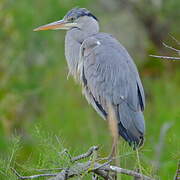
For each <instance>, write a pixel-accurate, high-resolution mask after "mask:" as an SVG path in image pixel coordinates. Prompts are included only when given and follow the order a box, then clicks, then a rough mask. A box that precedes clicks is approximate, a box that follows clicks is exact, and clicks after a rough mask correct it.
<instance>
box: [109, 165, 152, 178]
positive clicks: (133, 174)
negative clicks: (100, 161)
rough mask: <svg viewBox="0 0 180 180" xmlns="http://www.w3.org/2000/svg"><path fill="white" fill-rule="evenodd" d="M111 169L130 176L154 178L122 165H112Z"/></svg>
mask: <svg viewBox="0 0 180 180" xmlns="http://www.w3.org/2000/svg"><path fill="white" fill-rule="evenodd" d="M109 169H110V170H111V171H113V172H117V173H121V174H126V175H129V176H133V177H138V178H142V179H143V180H153V179H152V178H150V177H148V176H145V175H143V174H140V173H137V172H135V171H132V170H128V169H123V168H120V167H116V166H110V167H109Z"/></svg>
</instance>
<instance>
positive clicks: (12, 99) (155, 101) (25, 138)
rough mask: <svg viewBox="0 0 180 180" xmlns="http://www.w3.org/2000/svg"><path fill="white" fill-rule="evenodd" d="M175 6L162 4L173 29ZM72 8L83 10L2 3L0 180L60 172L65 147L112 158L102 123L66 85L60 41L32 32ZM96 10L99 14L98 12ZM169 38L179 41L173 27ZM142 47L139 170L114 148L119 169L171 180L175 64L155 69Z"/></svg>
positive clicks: (123, 149)
mask: <svg viewBox="0 0 180 180" xmlns="http://www.w3.org/2000/svg"><path fill="white" fill-rule="evenodd" d="M91 3H92V2H90V4H91ZM178 4H179V0H173V1H168V0H167V1H166V6H163V7H164V9H163V11H162V12H161V13H160V14H161V15H160V16H161V17H160V18H162V19H163V21H165V19H166V17H170V16H171V17H174V18H175V21H177V15H176V12H177V11H178V10H176V9H178ZM75 6H81V7H83V6H87V1H84V0H80V1H78V2H77V1H74V0H62V1H59V0H53V1H52V0H36V1H35V0H32V1H27V0H19V1H13V0H1V1H0V10H1V11H0V24H1V28H0V166H1V168H0V179H3V180H4V179H16V177H15V175H14V174H13V173H12V171H11V170H10V167H14V168H16V169H17V170H18V171H19V172H20V173H21V174H23V175H29V174H33V173H37V172H35V171H34V169H35V168H54V167H63V166H65V165H67V164H68V163H69V159H68V157H67V156H66V155H65V154H64V153H63V152H64V149H65V147H66V148H67V149H70V152H71V154H72V155H75V154H76V155H77V154H79V153H83V152H85V151H86V150H87V149H88V148H89V147H90V146H92V145H100V148H101V149H100V152H101V155H102V156H107V154H108V153H109V151H110V148H111V138H110V136H109V133H108V128H107V123H106V122H104V121H103V120H102V119H101V118H100V117H99V116H98V115H97V114H96V113H95V112H94V110H93V109H92V108H91V107H90V106H88V105H87V102H86V101H85V99H84V98H83V97H82V95H81V92H80V91H81V88H80V87H79V86H77V85H76V84H75V83H74V81H73V80H72V79H71V78H70V79H69V80H68V81H67V72H68V71H67V65H66V62H65V57H64V35H65V33H63V32H59V31H49V32H38V33H37V32H36V33H35V32H33V31H32V30H33V29H34V28H35V27H37V26H39V25H41V24H45V23H48V22H51V21H54V20H58V19H60V18H62V17H63V15H64V14H65V13H66V12H67V10H69V9H70V8H72V7H75ZM96 8H97V9H98V8H103V7H101V6H98V4H97V7H96ZM93 11H94V12H96V10H93ZM104 15H105V13H104V14H101V18H102V19H103V18H104V17H103V16H104ZM104 19H105V18H104ZM116 23H118V22H117V21H116ZM116 27H117V26H116ZM118 27H120V25H118ZM120 30H121V29H120ZM172 32H175V33H176V34H177V37H178V33H177V27H176V26H175V25H172ZM146 35H147V34H146ZM124 36H127V37H128V34H126V35H124ZM143 39H145V40H146V41H147V42H146V44H147V45H148V47H147V49H144V50H143V52H138V53H142V56H141V58H142V57H145V58H143V61H144V59H146V62H151V63H144V62H140V63H139V67H140V71H141V74H142V79H143V81H144V87H145V92H146V94H147V100H146V101H147V107H146V112H145V119H146V124H147V127H146V128H147V130H146V142H145V146H144V147H143V149H142V150H140V152H139V154H140V164H139V162H138V161H137V156H136V152H134V151H133V150H132V149H131V148H130V147H128V145H127V144H126V143H125V142H124V141H120V145H119V150H120V162H121V166H122V167H124V168H128V169H134V168H137V167H139V165H140V166H141V167H142V171H143V172H144V173H145V174H147V175H153V174H154V173H155V174H157V176H158V177H161V178H162V179H172V177H173V176H174V174H175V169H176V164H177V159H178V158H180V153H179V152H180V151H179V149H180V142H179V136H180V132H179V129H178V127H179V126H180V122H179V119H180V108H179V106H180V104H179V99H180V94H179V92H180V86H179V82H180V73H179V62H177V63H175V62H163V63H159V61H161V60H154V59H152V58H148V53H152V51H153V52H157V49H156V47H155V46H154V45H152V44H151V42H150V40H148V39H149V37H146V38H143ZM129 42H130V43H129V44H131V41H130V40H129ZM171 42H172V40H171ZM174 44H175V43H174ZM152 49H153V50H152ZM136 51H137V49H135V50H134V52H136ZM144 51H147V52H145V53H144ZM166 52H167V51H166ZM168 53H171V52H169V51H168ZM144 54H146V55H144ZM133 57H136V54H135V53H134V56H133ZM165 122H172V123H173V125H172V127H171V128H170V129H169V131H168V132H167V134H166V137H165V142H164V148H163V150H162V152H161V157H160V169H159V170H156V169H155V166H154V161H155V160H156V159H155V158H156V146H157V144H158V143H159V142H158V141H159V134H160V130H161V128H162V126H163V124H164V123H165ZM123 179H129V178H128V177H126V176H123Z"/></svg>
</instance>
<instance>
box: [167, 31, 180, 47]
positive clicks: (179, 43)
mask: <svg viewBox="0 0 180 180" xmlns="http://www.w3.org/2000/svg"><path fill="white" fill-rule="evenodd" d="M169 36H170V37H171V38H172V39H173V40H174V41H175V42H176V43H177V44H178V45H180V42H179V41H178V40H177V39H176V38H175V37H174V36H172V35H170V34H169Z"/></svg>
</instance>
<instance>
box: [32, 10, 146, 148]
mask: <svg viewBox="0 0 180 180" xmlns="http://www.w3.org/2000/svg"><path fill="white" fill-rule="evenodd" d="M49 29H64V30H67V33H66V37H65V56H66V60H67V64H68V68H69V74H70V75H72V76H74V78H75V79H76V80H77V81H78V82H79V83H80V84H81V85H82V89H83V94H84V95H85V97H86V99H87V101H88V102H89V103H90V104H91V105H92V106H93V108H94V109H95V110H96V111H97V112H98V113H99V115H100V116H101V117H102V118H103V119H107V120H108V121H109V126H110V130H111V133H112V136H113V138H114V139H115V140H114V142H116V141H117V137H118V136H119V135H120V136H122V137H123V138H124V139H125V140H126V141H127V142H128V143H129V145H131V146H133V147H134V148H138V147H140V146H141V145H142V144H143V140H144V133H145V123H144V116H143V110H144V108H145V97H144V90H143V86H142V83H141V80H140V77H139V74H138V70H137V68H136V65H135V64H134V62H133V60H132V58H131V56H130V55H129V54H128V52H127V50H126V49H125V48H124V47H123V46H122V45H121V44H120V43H119V42H118V41H117V40H116V39H115V38H114V37H113V36H112V35H110V34H107V33H102V32H99V21H98V19H97V18H96V17H95V16H94V15H93V14H92V13H91V12H90V11H89V10H87V9H85V8H74V9H72V10H70V11H69V12H68V13H67V14H66V15H65V16H64V18H63V19H62V20H59V21H56V22H52V23H49V24H47V25H43V26H40V27H38V28H36V29H34V31H41V30H49Z"/></svg>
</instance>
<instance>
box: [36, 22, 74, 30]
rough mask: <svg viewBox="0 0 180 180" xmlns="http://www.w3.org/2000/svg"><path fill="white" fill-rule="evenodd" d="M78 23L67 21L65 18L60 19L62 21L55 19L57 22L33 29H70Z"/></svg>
mask: <svg viewBox="0 0 180 180" xmlns="http://www.w3.org/2000/svg"><path fill="white" fill-rule="evenodd" d="M76 25H77V24H76V23H68V22H65V21H64V20H60V21H55V22H52V23H49V24H46V25H43V26H40V27H38V28H36V29H34V30H33V31H45V30H49V29H52V30H56V29H65V30H68V29H70V28H72V27H76Z"/></svg>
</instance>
